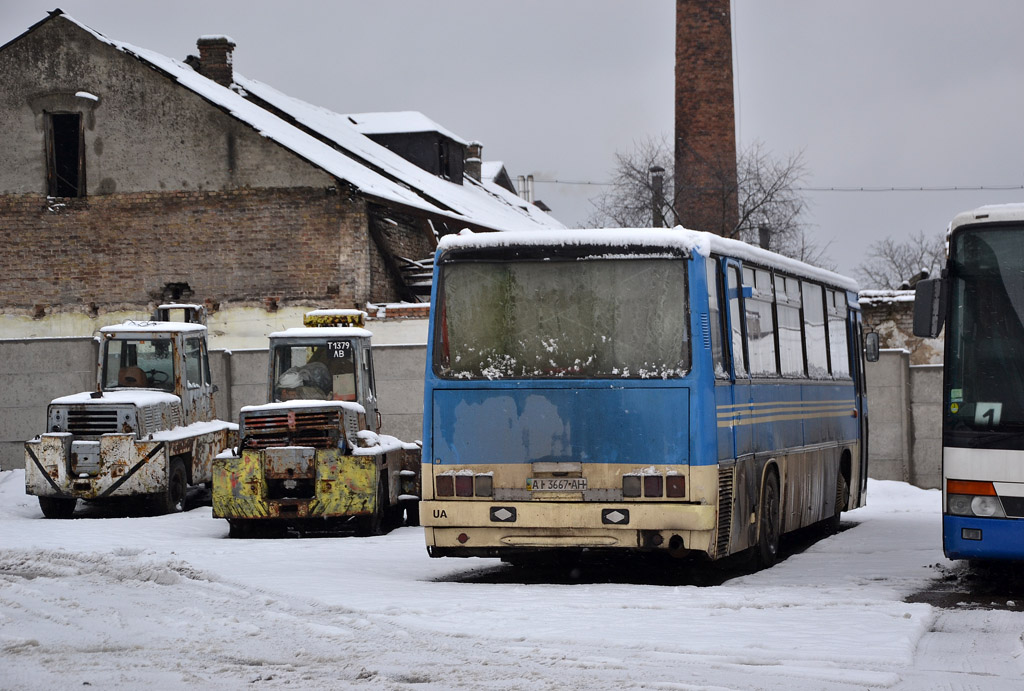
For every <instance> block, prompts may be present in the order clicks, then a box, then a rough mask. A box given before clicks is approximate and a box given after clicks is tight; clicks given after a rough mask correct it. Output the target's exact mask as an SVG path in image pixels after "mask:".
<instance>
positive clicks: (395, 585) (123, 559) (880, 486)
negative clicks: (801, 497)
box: [0, 471, 1024, 691]
mask: <svg viewBox="0 0 1024 691" xmlns="http://www.w3.org/2000/svg"><path fill="white" fill-rule="evenodd" d="M23 492H24V473H23V472H22V471H9V472H3V473H0V688H2V689H19V690H20V689H55V688H60V689H67V688H71V687H82V686H90V687H92V688H105V689H106V688H117V689H140V688H148V689H178V688H200V689H203V688H211V689H212V688H215V689H218V691H221V690H223V691H227V690H229V689H254V688H255V689H271V688H274V689H276V688H290V689H349V688H353V689H453V688H463V689H501V690H502V691H505V690H508V689H531V690H532V689H628V688H655V689H794V690H800V689H1020V688H1022V687H1024V681H1022V680H1024V654H1022V653H1024V644H1022V640H1021V636H1022V633H1024V612H1021V611H1012V609H1013V608H1011V609H1010V610H966V609H955V610H941V609H937V608H933V607H932V606H930V605H926V604H907V603H904V602H903V600H904V598H905V597H906V596H908V595H909V594H911V593H913V592H915V591H917V590H919V589H921V588H922V587H925V586H926V585H927V584H928V582H929V581H931V580H932V579H934V578H936V577H938V576H939V575H940V573H941V571H940V568H939V567H940V566H948V562H946V561H945V560H944V559H943V557H942V551H941V548H940V544H939V543H940V524H939V515H938V508H939V506H938V504H939V494H938V492H936V491H925V490H920V489H916V488H914V487H911V486H909V485H906V484H902V483H894V482H875V481H872V482H871V483H870V485H869V494H868V497H869V503H870V506H869V507H867V508H864V509H859V510H857V511H854V512H851V513H849V514H845V515H844V521H849V522H855V523H857V525H856V526H854V527H852V528H850V529H848V530H845V531H844V532H842V533H840V534H838V535H835V536H833V537H830V538H828V539H825V540H822V541H821V542H818V543H816V544H814V545H812V546H811V547H809V548H808V549H806V550H805V551H804V552H802V553H799V554H795V555H793V556H791V557H789V558H788V559H786V560H785V561H783V562H781V563H780V564H779V565H777V566H776V567H775V568H772V569H770V570H767V571H763V572H760V573H753V574H748V575H742V576H740V577H738V578H733V579H732V580H729V581H727V582H725V583H724V584H723V585H717V586H712V587H697V586H695V585H670V586H665V585H647V584H643V583H641V582H638V583H610V584H606V583H597V584H595V583H585V582H581V583H575V584H571V585H557V584H547V583H545V584H540V585H524V584H515V583H507V582H506V583H481V582H479V581H480V580H481V579H473V578H461V577H464V576H467V575H472V573H473V572H474V571H478V572H479V571H483V572H486V571H488V570H492V569H502V568H509V569H511V568H512V567H500V566H498V562H496V561H490V560H476V559H473V560H450V559H430V558H428V557H427V555H426V551H425V549H424V546H423V536H422V531H421V530H420V529H417V528H402V529H399V530H396V531H394V532H392V533H391V534H390V535H387V536H383V537H378V538H351V537H341V538H319V539H318V538H304V539H291V540H228V539H227V532H228V531H227V523H226V522H225V521H221V520H214V519H213V518H211V515H210V508H209V507H200V508H197V509H194V510H192V511H189V512H188V513H185V514H178V515H171V516H161V517H150V518H84V519H78V520H71V521H50V520H45V519H43V518H42V515H41V513H40V512H39V509H38V505H37V503H36V500H35V498H34V497H28V496H25V495H24V493H23ZM474 580H475V581H477V582H472V581H474ZM499 580H500V579H499ZM506 580H509V579H506ZM511 580H514V579H511ZM467 581H470V582H467Z"/></svg>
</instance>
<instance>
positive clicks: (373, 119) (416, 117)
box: [345, 110, 469, 146]
mask: <svg viewBox="0 0 1024 691" xmlns="http://www.w3.org/2000/svg"><path fill="white" fill-rule="evenodd" d="M345 117H347V118H348V119H349V120H351V121H352V124H353V125H354V126H355V128H356V129H357V130H358V131H360V132H362V133H363V134H401V133H403V132H437V133H438V134H440V135H442V136H445V137H448V138H449V139H451V140H453V141H456V142H458V143H459V144H462V145H463V146H469V143H468V142H467V141H465V140H464V139H462V137H460V136H458V135H457V134H454V133H452V132H451V131H450V130H446V129H445V128H444V127H441V126H440V125H439V124H437V123H436V122H434V121H433V120H431V119H430V118H428V117H427V116H426V115H424V114H423V113H420V112H419V111H415V110H403V111H396V112H393V113H348V114H347V115H346V116H345Z"/></svg>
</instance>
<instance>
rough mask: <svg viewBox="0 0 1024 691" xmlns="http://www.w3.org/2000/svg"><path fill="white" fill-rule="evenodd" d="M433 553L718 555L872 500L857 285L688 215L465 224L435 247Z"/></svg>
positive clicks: (427, 492) (768, 546) (429, 514)
mask: <svg viewBox="0 0 1024 691" xmlns="http://www.w3.org/2000/svg"><path fill="white" fill-rule="evenodd" d="M434 272H435V273H434V285H433V295H432V302H431V305H432V306H431V326H430V336H429V342H428V352H427V371H426V386H425V398H424V432H423V434H424V436H423V493H424V496H423V502H422V504H421V511H420V515H421V519H422V521H423V525H424V526H425V529H426V541H427V548H428V551H429V553H430V554H431V556H435V557H442V556H453V557H458V556H482V557H501V558H503V559H506V560H508V561H515V560H517V559H520V558H526V557H532V556H536V555H538V554H541V553H544V552H559V551H569V552H576V551H581V550H615V551H620V552H622V551H638V550H639V551H664V552H667V553H669V554H672V555H674V556H701V555H702V556H706V557H710V558H711V559H719V558H721V557H724V556H727V555H730V554H735V553H738V552H741V551H745V550H752V553H753V554H756V555H758V556H759V558H760V561H761V563H762V564H766V565H770V564H772V563H774V561H775V560H776V556H777V552H778V546H779V536H780V535H781V534H783V533H785V532H788V531H791V530H795V529H797V528H801V527H804V526H808V525H811V524H814V523H819V522H836V523H837V522H838V519H839V514H840V512H841V511H844V510H847V509H852V508H855V507H858V506H862V505H863V504H864V500H865V489H866V482H867V402H866V400H865V389H864V369H863V358H862V355H861V353H862V349H861V338H862V337H861V315H860V311H859V307H858V304H857V287H856V285H855V284H854V282H853V281H851V280H850V279H847V278H844V277H842V276H839V275H837V274H834V273H831V272H828V271H824V270H821V269H817V268H814V267H812V266H809V265H807V264H803V263H801V262H798V261H795V260H792V259H787V258H786V257H782V256H780V255H777V254H773V253H771V252H767V251H764V250H761V249H758V248H755V247H751V246H749V245H747V244H745V243H741V242H737V241H733V240H727V239H723V238H720V237H718V236H715V235H710V234H707V233H699V232H694V231H688V230H684V229H682V228H676V229H671V230H669V229H638V230H580V231H557V232H546V231H545V232H506V233H480V234H471V233H463V234H461V235H458V236H449V237H445V238H443V239H442V240H441V242H440V244H439V247H438V251H437V254H436V255H435V268H434Z"/></svg>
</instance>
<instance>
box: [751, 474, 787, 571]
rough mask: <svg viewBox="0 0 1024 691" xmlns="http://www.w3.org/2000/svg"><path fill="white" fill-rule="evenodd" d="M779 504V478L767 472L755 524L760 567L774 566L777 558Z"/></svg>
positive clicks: (779, 519) (779, 521) (779, 522)
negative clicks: (756, 523)
mask: <svg viewBox="0 0 1024 691" xmlns="http://www.w3.org/2000/svg"><path fill="white" fill-rule="evenodd" d="M781 524H782V521H781V510H780V506H779V478H778V477H777V476H776V475H775V474H774V473H769V474H768V477H767V478H765V481H764V490H762V492H761V511H760V512H759V514H758V525H757V557H758V561H759V562H760V564H761V567H762V568H768V567H770V566H774V565H775V563H776V562H777V561H778V560H779V530H780V527H781Z"/></svg>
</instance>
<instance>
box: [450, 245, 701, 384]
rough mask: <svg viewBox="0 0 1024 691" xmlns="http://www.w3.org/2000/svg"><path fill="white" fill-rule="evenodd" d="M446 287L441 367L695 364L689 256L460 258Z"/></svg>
mask: <svg viewBox="0 0 1024 691" xmlns="http://www.w3.org/2000/svg"><path fill="white" fill-rule="evenodd" d="M439 291H440V292H439V301H440V305H441V309H440V310H438V315H437V317H436V318H437V323H436V325H435V327H434V338H435V343H434V363H433V366H434V371H435V372H436V373H437V374H438V375H439V376H443V377H449V378H462V379H483V378H486V379H504V378H557V377H573V378H641V379H650V378H668V377H680V376H683V375H684V374H685V373H686V372H687V370H688V369H689V366H690V344H689V340H690V334H689V328H688V321H687V320H688V312H687V306H686V263H685V261H684V260H683V259H666V258H661V257H659V258H642V257H628V256H627V257H621V258H620V257H616V258H600V259H587V260H552V261H533V260H518V261H465V262H459V261H452V262H449V263H446V264H444V265H443V266H442V271H441V283H440V287H439Z"/></svg>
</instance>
